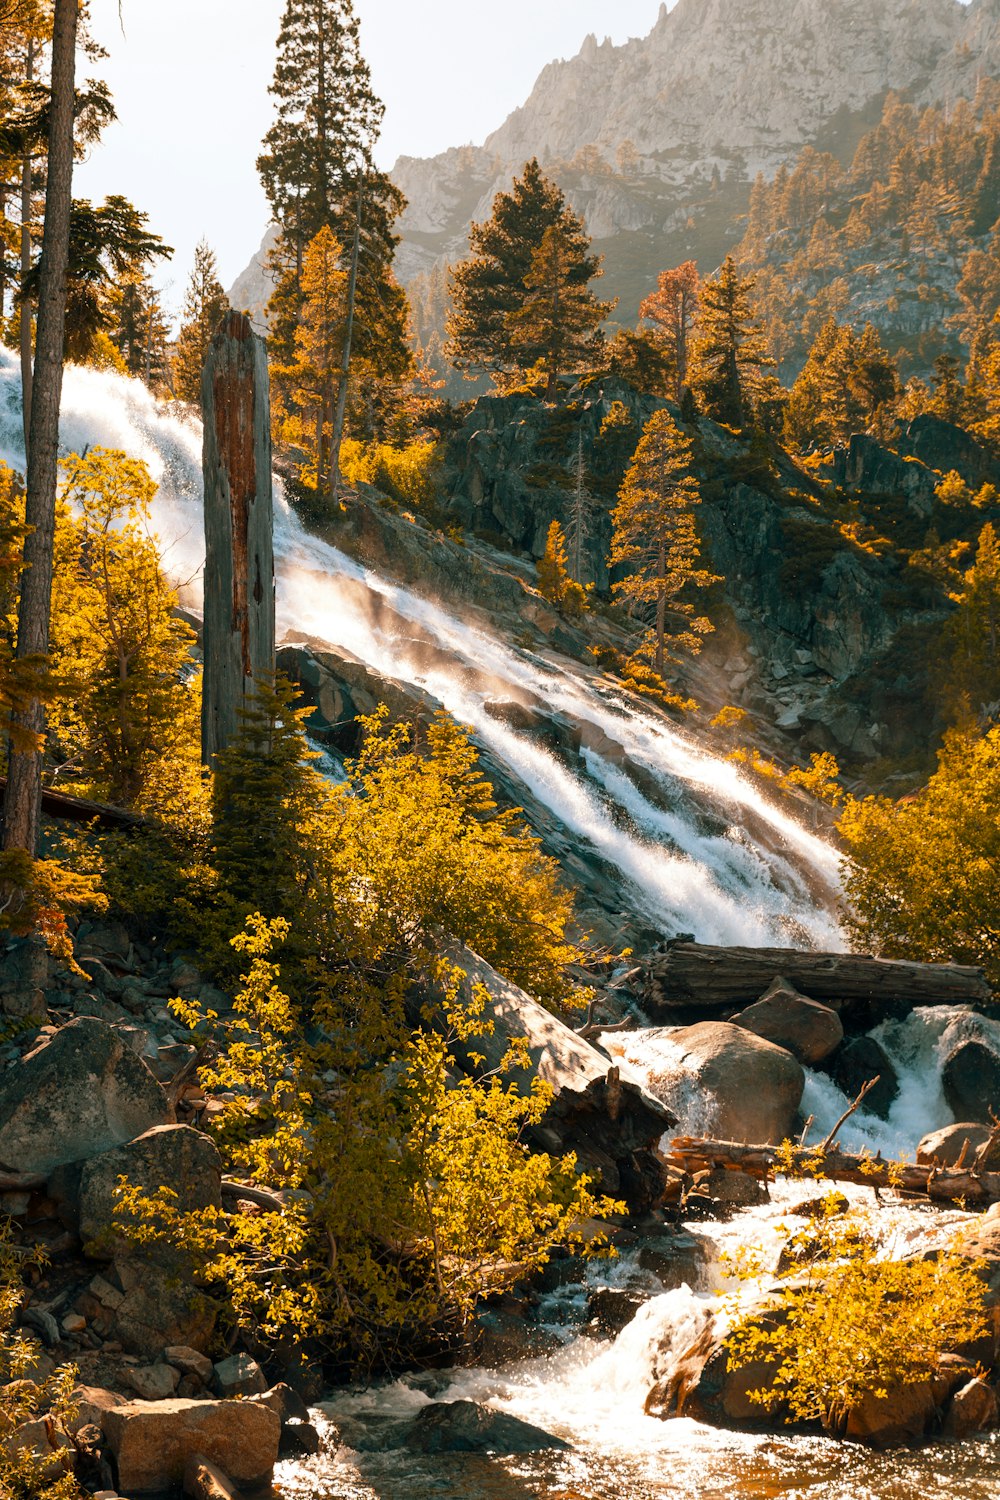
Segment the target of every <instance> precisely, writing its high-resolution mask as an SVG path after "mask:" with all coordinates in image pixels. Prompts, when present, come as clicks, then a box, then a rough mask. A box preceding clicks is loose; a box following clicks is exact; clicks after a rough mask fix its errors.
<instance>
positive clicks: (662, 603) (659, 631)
mask: <svg viewBox="0 0 1000 1500" xmlns="http://www.w3.org/2000/svg"><path fill="white" fill-rule="evenodd" d="M666 571H667V559H666V556H665V553H664V548H663V544H662V542H661V544H660V555H659V557H658V559H657V563H656V580H657V583H658V584H659V588H658V589H657V591H656V675H657V677H662V676H663V637H664V634H665V632H666V628H667V594H666Z"/></svg>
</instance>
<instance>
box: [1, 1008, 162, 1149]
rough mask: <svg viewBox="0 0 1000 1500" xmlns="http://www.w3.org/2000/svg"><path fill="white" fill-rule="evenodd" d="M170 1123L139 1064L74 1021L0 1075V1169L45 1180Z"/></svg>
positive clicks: (101, 1025)
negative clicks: (41, 1174) (73, 1163)
mask: <svg viewBox="0 0 1000 1500" xmlns="http://www.w3.org/2000/svg"><path fill="white" fill-rule="evenodd" d="M169 1117H170V1111H169V1107H168V1104H167V1097H166V1094H165V1093H164V1092H163V1089H162V1088H161V1087H160V1085H159V1084H158V1083H157V1082H156V1079H155V1078H154V1077H153V1075H152V1073H150V1071H149V1069H148V1068H147V1067H146V1065H145V1063H144V1062H142V1061H141V1059H140V1058H138V1057H136V1055H135V1053H134V1052H133V1051H132V1050H131V1048H129V1047H128V1046H127V1045H126V1043H125V1042H124V1041H123V1040H122V1038H121V1037H120V1036H118V1034H117V1033H116V1032H115V1031H114V1030H113V1029H112V1028H111V1027H110V1026H108V1025H106V1024H105V1022H103V1021H98V1020H96V1019H94V1018H92V1017H89V1016H83V1017H78V1018H77V1019H76V1020H74V1021H70V1022H69V1024H68V1025H66V1026H63V1027H62V1028H61V1030H59V1031H57V1032H56V1033H55V1034H54V1035H53V1036H51V1037H48V1038H47V1039H46V1040H45V1041H44V1042H43V1043H42V1044H41V1046H39V1047H36V1048H35V1050H34V1051H33V1052H29V1053H28V1054H27V1056H25V1057H24V1058H23V1059H22V1060H21V1063H20V1065H19V1066H18V1067H14V1068H9V1069H8V1070H7V1071H6V1072H5V1073H0V1163H2V1164H3V1165H4V1166H6V1167H10V1168H12V1169H15V1170H17V1171H19V1172H51V1171H52V1169H53V1168H55V1167H58V1166H60V1165H61V1164H63V1163H65V1162H71V1161H77V1160H79V1159H80V1158H81V1157H90V1156H97V1155H99V1154H100V1153H101V1152H102V1151H108V1150H110V1149H112V1148H113V1147H115V1146H120V1145H122V1144H123V1143H124V1142H125V1141H131V1140H133V1139H134V1138H135V1137H136V1136H137V1135H142V1134H143V1132H144V1131H146V1130H149V1129H150V1128H151V1127H152V1126H154V1125H163V1124H165V1123H166V1122H167V1120H168V1119H169Z"/></svg>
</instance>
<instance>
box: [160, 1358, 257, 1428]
mask: <svg viewBox="0 0 1000 1500" xmlns="http://www.w3.org/2000/svg"><path fill="white" fill-rule="evenodd" d="M163 1358H164V1359H165V1360H166V1361H167V1364H168V1365H173V1367H174V1369H175V1370H179V1371H180V1373H181V1374H182V1375H191V1376H193V1377H194V1379H195V1380H197V1381H199V1382H200V1384H201V1385H208V1383H209V1381H210V1380H211V1378H212V1370H213V1369H214V1366H213V1364H212V1361H211V1360H210V1359H209V1357H208V1355H207V1354H199V1352H198V1350H197V1349H189V1348H188V1347H187V1345H186V1344H171V1345H170V1346H169V1347H168V1348H166V1349H164V1351H163ZM279 1415H280V1413H279Z"/></svg>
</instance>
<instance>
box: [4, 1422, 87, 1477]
mask: <svg viewBox="0 0 1000 1500" xmlns="http://www.w3.org/2000/svg"><path fill="white" fill-rule="evenodd" d="M0 1449H2V1451H3V1452H4V1453H5V1454H6V1455H7V1456H8V1457H10V1458H17V1457H19V1456H20V1455H22V1454H31V1455H33V1457H34V1458H35V1459H36V1460H37V1462H38V1464H39V1477H40V1478H42V1479H47V1480H50V1481H55V1480H58V1479H61V1478H62V1477H63V1476H64V1475H66V1474H72V1472H73V1467H74V1462H75V1458H76V1449H75V1448H74V1446H73V1441H72V1439H71V1438H70V1436H69V1434H68V1433H66V1432H64V1431H63V1429H62V1428H61V1427H59V1426H57V1424H56V1423H55V1422H53V1421H52V1420H51V1419H50V1418H47V1417H35V1418H34V1419H33V1420H32V1421H30V1422H22V1423H21V1424H20V1426H18V1427H15V1428H14V1431H13V1432H12V1433H10V1434H9V1435H8V1436H7V1437H4V1438H2V1439H0Z"/></svg>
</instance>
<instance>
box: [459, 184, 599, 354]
mask: <svg viewBox="0 0 1000 1500" xmlns="http://www.w3.org/2000/svg"><path fill="white" fill-rule="evenodd" d="M555 228H559V229H560V230H562V231H564V233H565V235H566V237H567V241H568V246H569V249H570V254H571V258H572V259H573V265H572V269H571V270H570V269H569V267H567V275H568V278H569V283H570V285H572V286H574V287H583V288H586V286H587V283H588V282H589V281H591V280H592V278H593V277H594V276H596V275H597V273H598V271H599V269H600V262H599V260H598V258H597V257H596V256H592V255H589V254H588V253H587V246H586V242H585V240H584V238H583V228H582V225H581V223H580V220H579V219H578V217H577V216H576V214H574V213H573V211H572V210H571V209H570V208H568V207H567V204H566V200H565V198H564V196H563V194H562V192H561V191H560V189H559V188H558V187H557V186H556V185H555V183H554V182H550V181H549V179H548V178H547V177H545V176H544V174H543V173H542V169H541V167H540V166H539V165H538V162H537V160H535V159H534V158H533V159H532V160H531V161H529V162H527V163H526V164H525V167H524V172H523V175H522V176H521V177H519V178H515V179H514V184H513V186H512V188H511V190H510V192H509V193H498V194H497V196H496V197H495V198H494V200H493V212H492V214H491V215H490V217H489V219H487V220H486V221H485V222H484V223H482V224H473V225H472V227H471V229H470V230H469V248H470V250H471V252H472V253H471V255H470V256H469V258H468V259H467V260H464V261H462V262H461V263H460V264H459V265H457V266H455V267H453V269H452V273H451V295H452V311H451V316H450V318H449V320H448V333H449V344H448V350H447V352H448V355H449V357H450V359H451V360H452V362H453V363H454V364H455V365H456V367H457V368H458V369H464V370H478V371H485V372H487V373H489V374H492V375H494V376H497V377H499V378H500V381H501V382H502V380H503V378H504V377H505V376H509V375H511V374H513V373H516V374H518V375H520V373H521V372H522V371H523V370H524V369H525V367H526V365H525V360H526V353H525V352H524V350H523V348H522V346H521V345H519V343H518V333H517V317H518V314H520V313H521V311H522V310H523V308H524V306H525V303H526V301H527V300H528V298H529V296H530V295H531V293H532V291H537V288H534V289H533V288H529V287H528V285H527V282H528V278H529V277H531V276H532V275H533V273H535V272H536V271H537V270H538V267H537V266H536V262H535V257H536V255H537V253H538V252H539V251H540V250H541V248H542V243H543V241H544V239H545V236H546V233H547V231H548V230H550V229H555ZM551 243H552V242H550V244H551Z"/></svg>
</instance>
